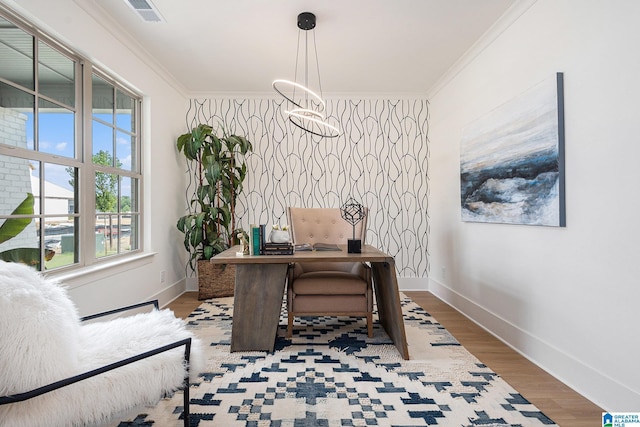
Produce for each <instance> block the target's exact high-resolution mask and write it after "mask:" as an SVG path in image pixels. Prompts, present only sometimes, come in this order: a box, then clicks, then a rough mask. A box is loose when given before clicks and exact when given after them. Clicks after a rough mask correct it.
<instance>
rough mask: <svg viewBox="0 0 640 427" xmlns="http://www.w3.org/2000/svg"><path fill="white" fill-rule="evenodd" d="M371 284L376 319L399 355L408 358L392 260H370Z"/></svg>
mask: <svg viewBox="0 0 640 427" xmlns="http://www.w3.org/2000/svg"><path fill="white" fill-rule="evenodd" d="M371 270H372V272H373V285H374V287H375V293H376V303H377V305H378V320H379V321H380V324H381V325H382V327H383V328H384V330H385V331H387V334H389V337H390V338H391V340H392V341H393V343H394V344H395V345H396V347H397V348H398V351H399V352H400V355H402V357H403V358H404V359H405V360H409V348H408V346H407V335H406V333H405V331H404V321H403V319H402V305H401V303H400V292H399V291H398V279H397V278H396V267H395V263H394V262H375V263H374V262H372V263H371Z"/></svg>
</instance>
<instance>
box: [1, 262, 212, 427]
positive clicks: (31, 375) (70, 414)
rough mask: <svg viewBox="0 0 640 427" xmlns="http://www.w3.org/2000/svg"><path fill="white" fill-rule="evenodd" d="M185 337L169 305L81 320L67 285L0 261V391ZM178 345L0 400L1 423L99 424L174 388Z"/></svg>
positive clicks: (179, 369)
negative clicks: (19, 398) (34, 393)
mask: <svg viewBox="0 0 640 427" xmlns="http://www.w3.org/2000/svg"><path fill="white" fill-rule="evenodd" d="M187 337H192V350H191V351H192V352H191V367H190V373H191V376H192V378H193V377H195V376H196V375H197V374H198V373H199V372H200V369H201V366H202V360H201V358H202V351H201V343H200V342H199V341H198V340H197V339H194V338H193V336H192V334H191V333H190V332H189V331H187V330H186V327H185V322H184V321H183V320H181V319H177V318H176V317H175V316H174V315H173V312H171V311H169V310H160V311H153V312H150V313H143V314H137V315H135V316H129V317H120V318H117V319H114V320H108V321H102V322H95V321H94V322H93V323H88V324H82V323H80V322H79V318H78V314H77V310H76V308H75V306H74V305H73V303H72V302H71V300H70V299H69V297H68V295H67V293H66V290H65V289H64V287H63V286H61V285H60V284H59V283H57V282H55V281H52V280H48V279H46V278H45V277H44V276H42V275H40V274H38V273H37V272H36V271H35V270H33V269H31V268H30V267H27V266H24V265H21V264H15V263H5V262H3V261H0V396H5V395H10V394H15V393H20V392H24V391H28V390H31V389H33V388H36V387H39V386H43V385H45V384H48V383H51V382H54V381H57V380H60V379H63V378H65V377H69V376H73V375H77V374H80V373H83V372H86V371H88V370H91V369H95V368H98V367H100V366H104V365H106V364H109V363H113V362H116V361H119V360H122V359H125V358H127V357H130V356H133V355H136V354H139V353H143V352H145V351H149V350H152V349H153V348H156V347H159V346H162V345H165V344H169V343H171V342H174V341H178V340H181V339H184V338H187ZM183 354H184V347H180V348H177V349H174V350H171V351H169V352H166V353H162V354H159V355H156V356H153V357H151V358H148V359H144V360H142V361H139V362H135V363H133V364H131V365H127V366H124V367H121V368H118V369H116V370H113V371H110V372H107V373H105V374H103V375H99V376H97V377H93V378H90V379H87V380H84V381H81V382H79V383H76V384H73V385H70V386H67V387H63V388H62V389H59V390H56V391H53V392H50V393H47V394H44V395H42V396H39V397H36V398H33V399H30V400H27V401H24V402H19V403H12V404H8V405H1V406H0V426H2V427H14V426H15V427H23V426H30V427H36V426H42V427H45V426H51V427H64V426H83V425H100V424H105V423H107V422H109V421H110V420H112V419H113V417H119V416H122V415H125V414H127V413H128V412H130V411H132V410H134V409H136V408H139V407H141V406H143V405H154V404H156V403H157V401H158V400H159V399H160V398H161V397H162V396H163V395H166V394H168V393H171V392H173V391H174V390H176V389H178V388H180V387H181V386H182V383H183V379H184V375H185V373H186V370H185V367H184V366H183V363H182V358H183Z"/></svg>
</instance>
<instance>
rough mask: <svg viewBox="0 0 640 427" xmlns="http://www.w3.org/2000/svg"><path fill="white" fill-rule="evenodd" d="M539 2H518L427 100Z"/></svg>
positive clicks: (519, 0)
mask: <svg viewBox="0 0 640 427" xmlns="http://www.w3.org/2000/svg"><path fill="white" fill-rule="evenodd" d="M537 1H538V0H517V1H516V2H515V3H514V4H513V5H512V6H511V7H509V9H507V10H506V11H505V12H504V13H503V14H502V16H501V17H500V18H498V20H497V21H496V22H495V23H494V24H493V25H492V26H491V27H490V28H489V29H488V30H487V31H486V32H485V33H484V34H483V35H482V36H480V38H479V39H478V40H477V41H476V42H475V43H474V44H473V45H472V46H471V47H470V48H469V49H468V50H467V51H466V52H465V53H464V54H463V55H462V56H461V57H460V58H459V59H458V60H457V61H456V62H455V63H454V64H453V65H452V66H451V67H450V68H449V69H448V70H447V72H445V73H444V74H443V76H442V77H441V78H440V79H439V80H438V81H437V82H436V83H435V84H434V85H433V86H432V87H431V89H429V90H428V91H427V98H428V99H432V98H434V97H435V96H436V95H437V94H438V92H440V90H442V89H443V88H444V87H445V86H447V85H448V84H449V83H450V82H451V81H452V80H453V79H454V78H455V77H456V76H457V75H458V74H460V73H461V72H462V71H463V70H464V69H465V68H466V67H467V66H468V65H469V64H470V63H471V62H473V60H474V59H476V58H477V57H478V55H480V54H481V53H482V52H483V51H484V50H485V49H486V48H487V47H489V46H490V45H491V44H492V43H493V42H494V41H495V40H496V39H497V38H498V37H500V36H501V35H502V33H504V32H505V31H506V30H507V29H509V28H510V27H511V25H513V24H514V23H515V22H516V21H517V20H518V19H519V18H520V17H521V16H522V15H524V14H525V12H527V11H528V10H529V9H530V8H531V7H532V6H533V5H534V4H535V3H536V2H537Z"/></svg>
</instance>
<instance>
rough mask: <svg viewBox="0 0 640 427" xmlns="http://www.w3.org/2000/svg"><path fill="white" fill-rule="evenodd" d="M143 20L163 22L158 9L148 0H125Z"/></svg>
mask: <svg viewBox="0 0 640 427" xmlns="http://www.w3.org/2000/svg"><path fill="white" fill-rule="evenodd" d="M125 3H127V4H128V5H129V6H130V7H131V8H132V9H133V10H135V12H136V13H137V14H138V16H139V17H140V19H142V20H143V21H144V22H152V23H157V22H165V20H164V19H163V18H162V15H160V12H158V9H156V7H155V6H154V5H153V3H151V1H150V0H125Z"/></svg>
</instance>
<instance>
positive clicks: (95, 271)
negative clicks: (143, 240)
mask: <svg viewBox="0 0 640 427" xmlns="http://www.w3.org/2000/svg"><path fill="white" fill-rule="evenodd" d="M155 255H156V252H145V253H140V254H136V255H131V256H128V257H126V258H118V259H114V260H110V261H105V262H100V263H97V264H95V265H92V266H88V267H83V268H79V269H77V270H73V271H64V272H58V273H56V272H52V273H50V274H46V276H47V277H49V278H51V279H54V280H58V281H60V283H63V284H64V285H65V286H66V287H67V288H68V289H75V288H79V287H81V286H84V285H88V284H90V283H93V282H95V281H97V280H102V279H105V278H107V277H110V276H113V275H115V274H120V273H124V272H126V271H128V270H132V269H134V268H139V267H142V266H144V265H147V264H151V262H153V257H154V256H155Z"/></svg>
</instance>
